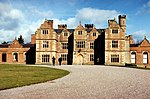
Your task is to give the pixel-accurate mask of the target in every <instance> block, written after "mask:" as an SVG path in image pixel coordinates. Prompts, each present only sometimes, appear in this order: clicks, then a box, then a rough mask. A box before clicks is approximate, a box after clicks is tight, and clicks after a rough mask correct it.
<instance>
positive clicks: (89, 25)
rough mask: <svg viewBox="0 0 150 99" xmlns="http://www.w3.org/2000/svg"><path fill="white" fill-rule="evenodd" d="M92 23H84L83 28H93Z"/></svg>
mask: <svg viewBox="0 0 150 99" xmlns="http://www.w3.org/2000/svg"><path fill="white" fill-rule="evenodd" d="M93 27H94V25H93V24H85V29H93Z"/></svg>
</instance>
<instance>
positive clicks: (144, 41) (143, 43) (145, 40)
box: [130, 37, 150, 47]
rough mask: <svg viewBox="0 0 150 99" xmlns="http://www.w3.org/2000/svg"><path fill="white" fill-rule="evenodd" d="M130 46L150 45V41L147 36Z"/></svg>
mask: <svg viewBox="0 0 150 99" xmlns="http://www.w3.org/2000/svg"><path fill="white" fill-rule="evenodd" d="M130 47H150V43H149V41H148V40H147V39H146V37H145V38H144V40H142V41H141V42H140V43H139V44H130Z"/></svg>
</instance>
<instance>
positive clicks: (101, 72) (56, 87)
mask: <svg viewBox="0 0 150 99" xmlns="http://www.w3.org/2000/svg"><path fill="white" fill-rule="evenodd" d="M55 68H61V69H65V70H69V71H70V72H71V73H70V74H69V75H67V76H65V77H63V78H60V79H57V80H53V81H49V82H46V83H41V84H35V85H31V86H25V87H20V88H14V89H8V90H3V91H0V99H103V98H107V99H109V98H111V99H112V98H113V99H116V98H117V99H118V98H130V99H148V98H150V71H148V70H139V69H132V68H124V67H121V68H120V67H110V66H56V67H55Z"/></svg>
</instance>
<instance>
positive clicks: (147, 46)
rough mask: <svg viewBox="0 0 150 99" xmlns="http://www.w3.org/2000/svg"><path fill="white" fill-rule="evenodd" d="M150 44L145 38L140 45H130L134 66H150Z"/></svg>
mask: <svg viewBox="0 0 150 99" xmlns="http://www.w3.org/2000/svg"><path fill="white" fill-rule="evenodd" d="M149 55H150V43H149V41H148V40H147V39H146V37H145V38H144V40H143V41H142V42H141V43H139V44H130V59H131V63H132V64H137V65H139V66H150V58H149V57H150V56H149Z"/></svg>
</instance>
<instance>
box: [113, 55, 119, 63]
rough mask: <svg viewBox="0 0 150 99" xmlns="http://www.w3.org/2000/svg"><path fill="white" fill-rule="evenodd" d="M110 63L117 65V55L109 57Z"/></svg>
mask: <svg viewBox="0 0 150 99" xmlns="http://www.w3.org/2000/svg"><path fill="white" fill-rule="evenodd" d="M111 63H119V54H112V55H111Z"/></svg>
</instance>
